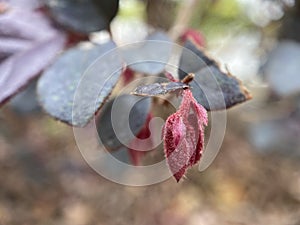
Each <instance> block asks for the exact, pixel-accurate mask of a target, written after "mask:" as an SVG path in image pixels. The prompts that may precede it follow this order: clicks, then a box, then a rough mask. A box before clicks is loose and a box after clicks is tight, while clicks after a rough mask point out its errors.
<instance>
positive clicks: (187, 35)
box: [180, 29, 206, 47]
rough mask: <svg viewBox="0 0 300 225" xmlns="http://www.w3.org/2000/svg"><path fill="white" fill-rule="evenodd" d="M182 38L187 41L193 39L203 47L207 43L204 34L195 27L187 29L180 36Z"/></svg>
mask: <svg viewBox="0 0 300 225" xmlns="http://www.w3.org/2000/svg"><path fill="white" fill-rule="evenodd" d="M180 39H181V41H182V42H186V41H187V40H188V39H191V40H193V41H194V42H195V43H197V44H198V45H200V46H201V47H204V46H205V45H206V41H205V38H204V36H203V34H201V33H200V32H199V31H196V30H193V29H187V30H186V31H185V32H184V33H183V35H182V36H181V37H180Z"/></svg>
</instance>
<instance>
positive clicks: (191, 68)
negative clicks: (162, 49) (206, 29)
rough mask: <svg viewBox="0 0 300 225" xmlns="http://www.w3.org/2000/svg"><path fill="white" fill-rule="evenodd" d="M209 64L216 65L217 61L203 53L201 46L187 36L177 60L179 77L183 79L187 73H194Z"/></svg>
mask: <svg viewBox="0 0 300 225" xmlns="http://www.w3.org/2000/svg"><path fill="white" fill-rule="evenodd" d="M210 65H217V63H216V62H215V61H214V60H213V59H210V58H209V57H208V56H207V55H206V54H205V52H204V49H203V48H202V46H200V45H198V44H197V43H196V42H195V41H194V39H192V38H191V37H188V39H187V40H186V41H185V42H184V46H183V49H182V53H181V56H180V60H179V69H178V73H179V78H180V79H183V78H184V77H185V76H186V75H187V74H188V73H196V72H198V71H199V70H201V69H203V68H205V67H207V66H210Z"/></svg>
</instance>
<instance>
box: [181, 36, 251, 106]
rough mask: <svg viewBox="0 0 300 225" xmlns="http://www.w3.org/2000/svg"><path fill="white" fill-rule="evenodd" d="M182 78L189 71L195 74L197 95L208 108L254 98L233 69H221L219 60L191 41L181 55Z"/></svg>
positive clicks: (194, 90) (194, 92)
mask: <svg viewBox="0 0 300 225" xmlns="http://www.w3.org/2000/svg"><path fill="white" fill-rule="evenodd" d="M179 68H180V70H179V71H178V72H179V78H180V79H184V77H185V76H186V75H187V74H188V73H194V74H195V77H194V79H193V81H192V82H190V86H191V91H192V92H193V96H194V97H195V99H196V100H197V101H198V103H199V104H201V105H203V106H204V107H205V108H206V109H207V110H221V109H226V108H230V107H232V106H234V105H236V104H238V103H242V102H245V101H247V100H249V99H251V95H250V93H249V92H248V91H247V89H246V88H245V87H244V86H243V85H242V83H241V81H239V80H238V79H237V78H235V77H234V76H232V75H231V74H230V73H229V72H223V71H221V69H220V67H219V65H218V63H217V62H216V61H215V60H213V59H211V58H209V57H208V56H207V55H206V54H205V52H204V51H203V49H202V47H201V46H199V45H197V44H196V43H194V42H193V41H191V40H187V41H186V43H185V45H184V49H183V52H182V55H181V58H180V63H179Z"/></svg>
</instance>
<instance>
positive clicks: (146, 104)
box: [97, 95, 151, 150]
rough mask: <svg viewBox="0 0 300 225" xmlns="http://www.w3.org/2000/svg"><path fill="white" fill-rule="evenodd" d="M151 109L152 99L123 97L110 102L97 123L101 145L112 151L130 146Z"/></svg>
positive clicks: (131, 96)
mask: <svg viewBox="0 0 300 225" xmlns="http://www.w3.org/2000/svg"><path fill="white" fill-rule="evenodd" d="M150 107H151V99H150V98H147V97H139V96H133V95H121V96H118V97H117V98H115V99H113V100H111V101H110V102H108V103H107V104H106V105H105V108H104V109H103V111H102V112H101V113H100V115H99V120H98V121H97V130H98V135H99V138H100V140H101V143H102V144H103V145H104V146H105V147H106V148H108V149H110V150H116V149H118V148H120V147H122V146H124V144H125V145H128V144H129V142H130V141H131V140H133V139H134V138H135V136H136V135H137V134H138V133H139V132H140V130H141V129H142V128H143V126H144V124H145V123H146V120H147V116H148V114H149V112H150Z"/></svg>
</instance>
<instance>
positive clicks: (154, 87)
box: [131, 82, 189, 96]
mask: <svg viewBox="0 0 300 225" xmlns="http://www.w3.org/2000/svg"><path fill="white" fill-rule="evenodd" d="M186 88H189V85H187V84H184V83H181V82H168V83H154V84H148V85H143V86H139V87H137V88H136V89H135V90H134V91H133V92H132V93H131V94H133V95H139V96H157V95H165V94H168V93H170V92H174V91H177V90H183V89H186Z"/></svg>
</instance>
